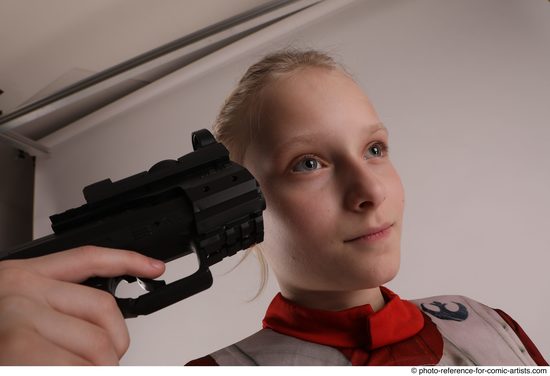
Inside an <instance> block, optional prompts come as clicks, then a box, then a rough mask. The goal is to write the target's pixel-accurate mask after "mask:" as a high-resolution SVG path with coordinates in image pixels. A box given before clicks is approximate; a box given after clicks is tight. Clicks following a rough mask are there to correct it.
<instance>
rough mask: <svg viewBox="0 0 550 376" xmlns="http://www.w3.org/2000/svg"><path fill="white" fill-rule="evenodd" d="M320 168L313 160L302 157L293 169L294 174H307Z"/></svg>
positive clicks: (317, 162) (316, 161)
mask: <svg viewBox="0 0 550 376" xmlns="http://www.w3.org/2000/svg"><path fill="white" fill-rule="evenodd" d="M320 168H321V163H319V161H318V160H317V159H315V158H312V157H304V158H303V159H302V160H301V161H300V162H298V163H297V164H296V165H295V166H294V167H293V168H292V171H294V172H304V171H305V172H307V171H315V170H318V169H320Z"/></svg>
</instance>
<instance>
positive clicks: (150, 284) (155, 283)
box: [137, 278, 166, 292]
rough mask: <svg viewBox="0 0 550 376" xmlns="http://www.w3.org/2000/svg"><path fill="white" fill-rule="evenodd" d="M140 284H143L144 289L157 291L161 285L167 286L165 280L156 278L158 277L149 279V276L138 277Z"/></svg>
mask: <svg viewBox="0 0 550 376" xmlns="http://www.w3.org/2000/svg"><path fill="white" fill-rule="evenodd" d="M137 282H138V284H139V285H140V286H141V288H142V289H144V290H145V291H149V292H151V291H155V290H156V289H158V288H160V287H164V286H166V282H165V281H161V280H156V279H148V278H137Z"/></svg>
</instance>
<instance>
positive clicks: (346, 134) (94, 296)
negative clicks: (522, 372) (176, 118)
mask: <svg viewBox="0 0 550 376" xmlns="http://www.w3.org/2000/svg"><path fill="white" fill-rule="evenodd" d="M214 130H215V134H216V136H217V138H218V140H219V141H220V142H222V143H224V144H225V145H226V146H227V148H228V149H229V150H230V153H231V157H232V159H233V160H235V161H236V162H238V163H241V164H243V165H244V166H246V167H247V168H248V169H249V170H250V171H251V172H252V174H253V175H254V176H255V177H256V178H257V179H258V181H259V183H260V185H261V187H262V190H263V192H264V195H265V198H266V201H267V210H266V211H265V214H264V221H265V228H266V232H265V241H264V242H263V243H262V244H261V250H259V251H258V252H260V254H261V256H262V257H265V259H266V260H267V262H268V264H269V265H270V267H271V269H272V271H273V272H274V274H275V276H276V277H277V280H278V282H279V286H280V288H281V292H280V294H278V295H277V296H276V297H275V298H274V299H273V301H272V303H271V304H270V306H269V308H268V310H267V313H266V316H265V318H264V320H263V326H264V329H263V330H261V331H259V332H258V333H255V334H253V335H252V336H250V337H248V338H246V339H245V340H243V341H241V342H239V343H237V344H235V345H232V346H229V347H227V348H225V349H221V350H219V351H217V352H215V353H213V354H210V355H208V356H206V357H204V358H201V359H198V360H195V361H192V362H190V363H189V364H190V365H216V364H218V365H350V364H351V365H435V364H441V365H474V364H486V365H488V364H501V365H520V364H521V365H547V363H546V362H545V360H544V359H543V358H542V356H541V354H540V353H539V352H538V350H537V349H536V347H535V346H534V345H533V343H532V342H531V341H530V340H529V338H528V337H527V336H526V335H525V333H524V332H523V331H522V330H521V328H520V327H519V326H518V325H517V324H516V323H515V322H514V321H513V320H512V319H511V318H510V317H509V316H508V315H506V314H505V313H504V312H502V311H499V310H493V309H491V308H488V307H486V306H484V305H482V304H480V303H478V302H475V301H473V300H471V299H468V298H465V297H460V296H439V297H433V298H427V299H422V300H419V301H414V302H410V301H407V300H402V299H400V298H399V296H397V295H396V294H394V293H393V292H391V291H389V290H388V289H386V288H384V287H383V284H385V283H387V282H388V281H390V280H391V279H392V278H393V277H394V276H395V275H396V273H397V271H398V269H399V257H400V235H401V228H402V218H403V207H404V193H403V187H402V185H401V181H400V179H399V176H398V174H397V172H396V171H395V169H394V167H393V166H392V164H391V162H390V159H389V155H388V134H387V130H386V128H385V127H384V125H383V124H382V122H381V121H380V119H379V118H378V116H377V114H376V112H375V110H374V108H373V106H372V104H371V103H370V101H369V99H368V98H367V96H366V95H365V94H364V93H363V91H362V90H361V89H360V88H359V87H358V86H357V84H356V83H355V82H354V81H353V79H352V78H351V77H350V76H349V75H348V74H347V73H346V72H345V71H344V69H342V68H341V67H340V66H339V65H337V64H336V63H335V62H334V61H333V60H332V59H331V58H330V57H329V56H327V55H325V54H323V53H320V52H316V51H283V52H278V53H275V54H272V55H269V56H267V57H265V58H264V59H262V60H261V61H260V62H258V63H257V64H255V65H253V66H252V67H250V68H249V70H248V71H247V73H246V74H245V76H244V77H243V78H242V80H241V81H240V83H239V85H238V87H237V88H236V89H235V91H234V92H233V93H232V94H231V95H230V97H229V98H228V100H227V101H226V103H225V105H224V107H223V109H222V111H221V113H220V115H219V117H218V119H217V122H216V124H215V127H214ZM163 270H164V267H163V265H162V264H160V265H159V264H157V263H155V262H154V261H153V260H149V259H147V258H145V257H143V256H141V255H138V254H135V253H132V252H120V251H113V250H108V249H98V248H95V247H94V248H92V247H84V248H83V249H77V250H71V251H67V252H63V253H58V254H55V255H50V256H47V257H43V258H41V259H34V260H24V261H7V262H2V263H0V350H1V351H0V362H1V363H2V364H9V363H12V364H116V363H117V362H118V359H119V358H120V357H121V356H122V354H124V352H125V351H126V349H127V346H128V333H127V330H126V326H125V324H124V320H123V319H122V316H121V315H120V312H118V309H117V307H116V304H114V300H113V299H112V297H111V296H110V295H109V294H107V293H104V292H101V291H97V290H94V289H91V288H87V287H84V286H80V285H78V284H75V282H79V281H82V280H84V279H86V278H87V277H89V276H92V275H101V276H113V275H121V274H133V275H137V276H144V277H148V278H155V277H157V276H159V275H161V274H162V272H163ZM7 286H10V287H9V288H8V287H7ZM13 286H17V288H14V287H13ZM69 302H70V304H69ZM105 311H107V312H110V314H108V315H106V314H105ZM83 338H86V340H85V341H83V340H82V339H83Z"/></svg>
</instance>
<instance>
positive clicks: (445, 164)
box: [35, 0, 550, 365]
mask: <svg viewBox="0 0 550 376" xmlns="http://www.w3.org/2000/svg"><path fill="white" fill-rule="evenodd" d="M549 7H550V5H549V4H548V3H547V2H546V1H542V0H541V1H537V0H531V1H514V0H485V1H479V0H463V1H441V0H417V1H411V0H407V1H405V0H403V1H397V0H394V1H391V2H389V1H382V0H377V1H360V2H359V3H357V4H356V5H353V6H352V7H350V8H348V9H345V10H344V11H342V12H341V13H338V14H336V15H332V16H331V17H330V19H323V20H321V21H319V22H318V23H315V24H312V25H309V26H307V27H306V28H303V29H300V30H298V31H296V32H294V33H293V34H292V35H290V36H288V35H287V36H285V37H282V38H278V39H277V40H275V41H273V42H272V43H266V44H264V45H263V46H262V47H261V48H259V49H258V48H257V49H254V50H251V51H249V52H248V53H246V54H244V55H242V56H241V57H239V58H238V59H236V60H230V61H228V63H227V64H225V65H223V66H221V67H218V68H217V69H215V70H213V71H210V72H208V74H207V75H203V76H200V77H198V78H197V79H195V80H193V81H191V82H187V83H186V84H184V85H180V86H176V87H174V88H171V89H169V90H166V91H164V92H163V93H161V94H158V95H156V96H153V97H151V98H150V99H149V100H148V101H147V102H146V103H141V104H140V105H139V106H134V107H128V109H127V110H126V111H122V112H119V113H117V114H116V115H112V116H111V115H109V116H107V115H105V114H106V113H109V112H105V111H107V110H105V111H103V115H101V114H102V113H101V112H100V113H99V114H92V115H91V119H92V120H93V118H94V117H97V118H98V119H100V118H101V119H106V120H102V121H101V124H99V125H97V126H96V127H93V128H91V129H90V130H88V131H86V132H84V133H81V134H79V135H77V136H75V137H73V138H71V139H69V140H68V141H67V142H64V143H61V144H58V145H57V146H55V147H54V149H53V156H52V157H51V158H50V159H47V160H39V161H38V164H37V173H36V191H35V192H36V210H35V224H36V231H35V235H37V236H38V235H40V236H41V235H45V234H46V233H48V232H49V228H48V226H49V221H48V218H47V216H48V215H49V214H52V213H55V212H60V211H62V210H65V209H67V208H69V207H74V206H77V205H80V204H82V203H83V199H82V197H81V189H82V187H83V186H85V185H87V184H90V183H93V182H95V181H97V180H100V179H103V178H107V177H110V178H112V179H113V180H118V179H121V178H123V177H126V176H128V175H130V174H134V173H137V172H140V171H143V170H145V169H147V168H149V167H150V166H151V165H152V164H154V163H155V162H157V161H159V160H161V159H165V158H175V157H179V156H181V155H183V154H185V153H187V152H189V151H190V150H191V147H190V138H189V135H190V132H191V131H193V130H196V129H199V128H203V127H209V126H210V124H211V123H212V121H213V119H214V117H215V115H216V112H217V110H218V109H219V107H220V105H221V103H222V101H223V98H224V97H225V96H226V95H227V94H228V93H229V91H230V90H231V88H232V87H233V85H234V84H235V82H236V80H237V79H238V78H239V77H240V75H241V74H242V73H243V72H244V70H245V68H246V67H247V65H249V64H250V63H251V62H253V61H255V60H256V59H257V58H258V57H259V56H261V55H262V54H263V53H264V52H267V51H270V50H272V49H274V48H278V47H281V46H286V45H289V44H292V45H295V46H308V47H316V48H322V49H325V50H328V51H329V52H332V53H334V54H335V55H337V56H339V57H340V58H341V60H342V61H344V63H345V64H346V65H347V66H348V68H349V69H350V70H351V71H352V72H354V73H355V76H356V77H357V79H358V81H359V82H360V83H361V84H362V85H363V87H364V88H365V89H366V91H367V92H368V93H369V94H370V96H371V98H372V99H373V101H374V103H375V105H376V107H377V109H378V112H379V113H380V115H381V117H382V119H383V121H384V122H385V123H386V125H387V126H388V127H389V129H390V133H391V137H390V145H391V153H392V154H393V157H392V158H393V160H394V163H395V165H396V166H397V168H398V170H399V171H400V173H401V176H402V179H403V182H404V185H405V189H406V193H407V206H406V223H405V230H404V235H403V262H402V268H401V272H400V274H399V276H398V277H397V279H395V280H394V281H393V282H392V283H391V284H390V285H389V287H390V288H392V289H393V290H395V291H396V292H398V293H399V294H400V295H401V296H402V297H406V298H418V297H424V296H430V295H437V294H463V295H468V296H470V297H473V298H475V299H478V300H480V301H482V302H485V303H486V304H488V305H490V306H492V307H496V308H501V309H503V310H505V311H506V312H508V313H509V314H510V315H512V316H513V317H514V318H515V319H516V320H517V321H518V322H520V323H521V325H522V326H523V328H524V329H525V330H526V332H527V333H528V334H529V335H530V337H531V338H532V339H533V341H534V342H535V343H536V344H537V345H538V346H539V349H540V350H541V351H542V353H543V355H544V356H545V357H546V358H547V359H549V358H550V324H549V323H548V321H547V317H550V303H549V300H548V292H547V291H548V288H549V287H550V275H549V273H548V265H549V263H550V246H549V244H550V235H549V234H550V231H549V229H550V217H549V213H550V197H549V195H548V190H549V189H548V188H549V187H550V168H549V165H550V156H549V155H548V152H547V148H548V145H549V143H550V126H549V125H550V124H549V121H548V119H550V106H548V90H549V89H550V76H549V74H548V70H547V67H548V66H550V49H549V48H548V45H549V42H550V13H549V12H550V9H549ZM175 75H177V73H175V74H174V75H173V76H172V77H176V76H175ZM170 79H171V78H170V77H169V78H166V79H164V80H165V82H168V81H167V80H170ZM147 90H151V89H150V88H145V89H143V90H141V91H140V92H138V93H134V94H132V97H133V98H137V97H138V96H140V95H143V94H144V93H147ZM132 97H130V98H126V99H125V100H126V101H128V100H130V101H131V100H132ZM113 108H114V109H115V110H116V108H117V107H116V105H115V106H114V107H113ZM113 108H111V109H110V110H109V111H111V112H113V113H114V112H116V111H115V110H113ZM121 108H122V107H121ZM109 114H110V113H109ZM86 121H88V122H89V121H90V118H89V119H88V120H86ZM235 262H236V260H227V261H226V262H224V263H222V265H219V266H216V267H215V277H214V278H215V281H214V287H213V288H212V289H210V290H208V291H206V292H204V293H202V294H199V295H197V296H195V297H192V298H190V299H188V300H186V301H184V302H181V303H179V304H177V305H175V306H173V307H170V308H167V309H165V310H163V311H161V312H158V313H155V314H153V315H151V316H150V317H145V318H138V319H132V320H128V321H127V322H128V325H129V327H130V331H131V336H132V341H133V342H132V345H131V347H130V350H129V352H128V353H127V355H126V356H125V357H124V359H123V363H124V364H165V365H168V364H183V363H185V362H186V361H188V360H190V359H192V358H195V357H198V356H202V355H205V354H207V353H209V352H211V351H214V350H216V349H217V348H219V347H220V346H224V345H227V344H229V343H231V342H233V341H236V340H238V339H241V338H244V337H245V336H247V335H249V334H251V333H252V332H253V331H255V330H256V329H258V328H259V327H260V320H261V318H262V317H263V312H264V310H265V307H266V305H267V304H268V302H269V301H270V299H271V297H272V296H273V295H274V293H275V291H276V285H275V283H274V281H273V279H271V280H270V285H269V287H268V291H266V293H264V295H263V296H262V297H261V298H260V299H258V300H256V301H254V302H253V303H246V302H245V301H246V299H248V298H249V297H251V296H252V295H253V294H254V292H255V289H256V286H257V284H258V267H257V266H256V264H255V262H254V260H253V259H250V260H248V261H247V262H245V264H244V265H242V266H240V267H239V268H238V269H236V270H235V271H233V272H231V273H229V274H226V275H224V274H223V273H224V272H225V271H227V270H229V269H230V267H231V266H232V265H233V264H234V263H235ZM175 274H177V273H175Z"/></svg>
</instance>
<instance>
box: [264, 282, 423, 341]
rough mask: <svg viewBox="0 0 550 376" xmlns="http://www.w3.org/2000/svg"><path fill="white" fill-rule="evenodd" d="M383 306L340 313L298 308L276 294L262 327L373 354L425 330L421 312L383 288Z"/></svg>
mask: <svg viewBox="0 0 550 376" xmlns="http://www.w3.org/2000/svg"><path fill="white" fill-rule="evenodd" d="M380 290H381V292H382V295H383V296H384V299H385V301H386V305H385V306H384V307H383V308H382V309H381V310H379V311H377V312H374V311H373V310H372V307H371V306H370V304H365V305H362V306H359V307H353V308H348V309H345V310H343V311H324V310H319V309H311V308H306V307H302V306H298V305H296V304H294V303H293V302H291V301H289V300H287V299H285V298H284V297H283V296H282V295H281V293H278V294H277V295H276V296H275V298H274V299H273V301H272V302H271V304H270V305H269V307H268V309H267V312H266V315H265V318H264V320H263V327H264V328H269V329H272V330H274V331H276V332H279V333H282V334H286V335H289V336H292V337H296V338H299V339H303V340H305V341H309V342H315V343H319V344H322V345H327V346H332V347H338V348H356V347H361V348H364V349H365V350H373V349H376V348H378V347H382V346H386V345H390V344H393V343H396V342H399V341H402V340H404V339H406V338H409V337H411V336H413V335H415V334H417V333H418V332H419V331H420V330H421V329H422V327H423V326H424V318H423V316H422V313H421V312H420V310H419V309H418V308H417V307H416V306H415V305H414V304H413V303H411V302H409V301H406V300H401V298H399V296H397V295H396V294H394V293H393V292H392V291H390V290H389V289H387V288H385V287H380Z"/></svg>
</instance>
